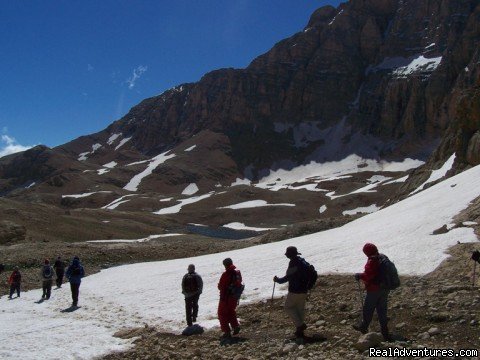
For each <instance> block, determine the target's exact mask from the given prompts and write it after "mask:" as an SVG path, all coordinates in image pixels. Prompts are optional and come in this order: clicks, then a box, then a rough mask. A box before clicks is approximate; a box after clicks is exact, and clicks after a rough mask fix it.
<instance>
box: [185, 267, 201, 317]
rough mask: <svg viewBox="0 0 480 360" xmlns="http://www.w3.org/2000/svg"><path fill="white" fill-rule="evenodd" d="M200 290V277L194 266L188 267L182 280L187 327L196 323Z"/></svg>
mask: <svg viewBox="0 0 480 360" xmlns="http://www.w3.org/2000/svg"><path fill="white" fill-rule="evenodd" d="M202 290H203V280H202V277H201V276H200V275H198V274H197V273H196V272H195V265H193V264H190V265H188V272H187V273H186V274H185V275H184V276H183V279H182V294H183V295H184V296H185V313H186V316H187V325H188V326H192V325H193V323H194V322H196V321H197V316H198V299H199V298H200V294H201V293H202Z"/></svg>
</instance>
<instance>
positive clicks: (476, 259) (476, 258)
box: [472, 250, 480, 264]
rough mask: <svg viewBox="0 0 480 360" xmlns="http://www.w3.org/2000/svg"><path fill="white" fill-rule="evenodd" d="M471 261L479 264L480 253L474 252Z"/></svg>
mask: <svg viewBox="0 0 480 360" xmlns="http://www.w3.org/2000/svg"><path fill="white" fill-rule="evenodd" d="M472 260H473V261H476V262H478V263H479V264H480V251H478V250H475V251H474V252H472Z"/></svg>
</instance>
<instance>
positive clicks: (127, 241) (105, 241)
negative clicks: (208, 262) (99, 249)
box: [87, 233, 184, 243]
mask: <svg viewBox="0 0 480 360" xmlns="http://www.w3.org/2000/svg"><path fill="white" fill-rule="evenodd" d="M181 235H184V234H176V233H171V234H160V235H150V236H148V237H146V238H143V239H133V240H130V239H115V240H89V241H87V242H88V243H140V242H146V241H150V240H153V239H158V238H162V237H169V236H181Z"/></svg>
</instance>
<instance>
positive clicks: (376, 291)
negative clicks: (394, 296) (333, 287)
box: [353, 243, 390, 341]
mask: <svg viewBox="0 0 480 360" xmlns="http://www.w3.org/2000/svg"><path fill="white" fill-rule="evenodd" d="M363 253H364V254H365V255H366V256H367V257H368V260H367V263H366V264H365V270H364V272H363V273H357V274H355V279H356V280H357V281H360V280H362V281H363V282H364V284H365V290H366V291H367V295H366V297H365V301H364V304H363V319H362V322H361V323H360V324H358V325H353V328H354V329H355V330H358V331H360V332H361V333H362V334H366V333H367V332H368V327H369V325H370V322H371V321H372V317H373V313H374V312H375V309H376V310H377V315H378V321H379V322H380V331H381V333H382V335H383V338H384V339H385V340H386V341H389V340H390V335H389V333H388V324H387V323H388V319H387V308H388V293H389V290H386V289H382V288H381V287H380V284H379V275H380V259H379V255H380V254H379V253H378V249H377V247H376V246H375V245H374V244H370V243H367V244H365V245H364V246H363Z"/></svg>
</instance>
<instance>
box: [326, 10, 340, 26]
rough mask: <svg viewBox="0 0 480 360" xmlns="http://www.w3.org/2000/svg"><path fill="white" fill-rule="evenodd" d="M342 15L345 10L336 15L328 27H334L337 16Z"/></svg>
mask: <svg viewBox="0 0 480 360" xmlns="http://www.w3.org/2000/svg"><path fill="white" fill-rule="evenodd" d="M342 13H343V9H342V10H340V12H339V13H338V14H337V15H335V17H334V18H333V20H332V21H330V22H329V23H328V25H329V26H330V25H333V23H334V22H335V19H336V18H337V16H339V15H341V14H342Z"/></svg>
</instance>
